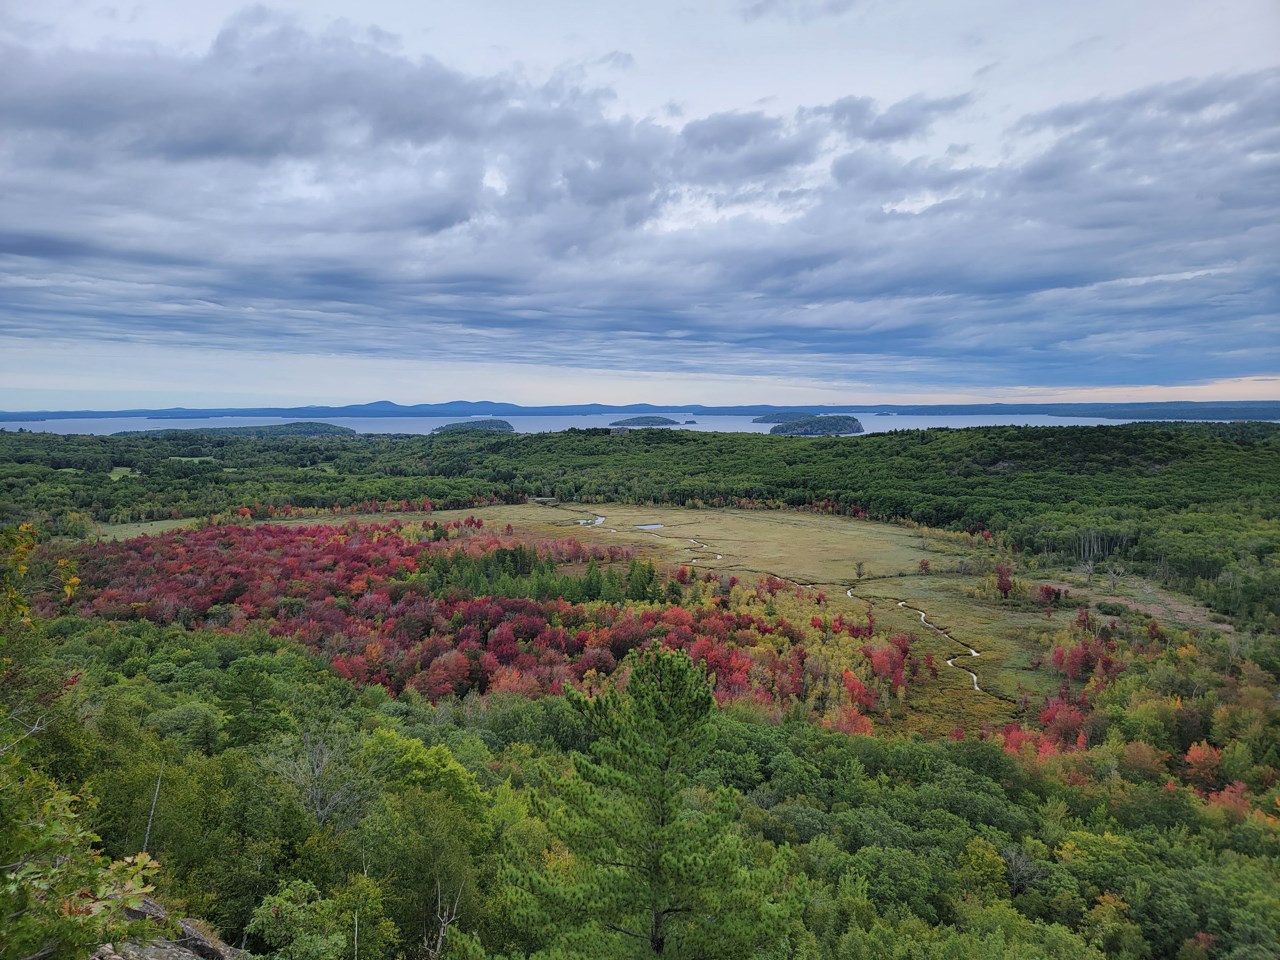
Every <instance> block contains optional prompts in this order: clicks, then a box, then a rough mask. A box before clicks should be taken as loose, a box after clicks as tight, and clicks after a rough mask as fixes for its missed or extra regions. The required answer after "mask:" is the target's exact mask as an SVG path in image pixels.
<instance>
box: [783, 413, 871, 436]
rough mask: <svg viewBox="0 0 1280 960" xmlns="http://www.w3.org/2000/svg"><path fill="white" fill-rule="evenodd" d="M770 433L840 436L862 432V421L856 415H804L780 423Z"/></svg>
mask: <svg viewBox="0 0 1280 960" xmlns="http://www.w3.org/2000/svg"><path fill="white" fill-rule="evenodd" d="M769 432H770V433H776V434H778V435H779V436H784V437H842V436H847V435H848V434H851V433H861V432H862V422H861V421H860V420H859V419H858V418H857V417H843V416H832V417H804V418H803V419H800V420H790V421H788V422H786V423H780V424H778V425H777V426H776V427H774V428H773V429H772V430H770V431H769Z"/></svg>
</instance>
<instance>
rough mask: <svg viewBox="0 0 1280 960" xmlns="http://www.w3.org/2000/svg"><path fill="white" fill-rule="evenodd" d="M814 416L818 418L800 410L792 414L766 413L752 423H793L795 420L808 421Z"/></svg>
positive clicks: (791, 412)
mask: <svg viewBox="0 0 1280 960" xmlns="http://www.w3.org/2000/svg"><path fill="white" fill-rule="evenodd" d="M813 416H816V414H813V413H807V412H804V411H799V410H793V411H790V412H783V413H766V414H765V415H764V416H762V417H756V418H755V419H754V420H752V421H751V422H752V423H791V422H793V421H795V420H806V419H808V418H809V417H813Z"/></svg>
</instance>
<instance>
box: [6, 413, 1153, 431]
mask: <svg viewBox="0 0 1280 960" xmlns="http://www.w3.org/2000/svg"><path fill="white" fill-rule="evenodd" d="M656 415H657V416H664V417H668V418H669V419H671V420H676V421H679V424H680V425H679V426H676V427H661V428H659V429H663V430H697V431H699V432H703V433H709V432H719V433H768V432H769V430H770V428H771V427H773V424H770V423H752V422H751V420H752V418H751V417H709V416H698V415H696V414H691V413H686V412H682V411H679V410H672V411H666V412H663V413H660V414H656ZM629 416H633V414H589V415H584V416H574V417H516V416H504V417H502V418H501V419H503V420H506V421H507V422H508V423H510V424H511V425H512V426H513V427H515V428H516V432H517V433H555V432H558V431H561V430H571V429H573V428H575V427H576V428H578V429H587V428H589V427H608V426H609V424H611V423H613V422H614V421H615V420H624V419H626V418H627V417H629ZM854 416H856V417H857V418H858V419H859V420H860V421H861V422H862V428H863V430H864V431H865V432H866V433H884V432H886V431H889V430H922V429H927V428H929V427H998V426H1035V427H1066V426H1105V425H1108V424H1118V423H1132V422H1133V421H1131V420H1102V419H1097V418H1091V417H1048V416H1044V415H1042V414H1036V415H1032V414H1009V415H1007V416H943V417H920V416H879V415H877V414H874V413H856V412H855V413H854ZM303 419H307V420H312V421H317V422H320V423H332V424H336V425H337V426H341V427H350V428H351V429H353V430H355V431H357V432H359V433H430V432H431V431H432V430H433V429H435V428H436V427H439V426H442V425H443V424H446V423H458V422H460V421H463V420H488V419H493V418H491V417H309V418H302V417H202V418H196V419H184V420H170V419H152V418H149V417H112V418H103V419H100V420H99V419H83V420H31V421H23V422H17V421H15V422H9V423H0V429H4V430H17V429H18V428H19V427H21V428H23V429H26V430H31V431H39V432H45V433H64V434H68V433H92V434H108V433H121V432H123V431H126V430H191V429H200V428H209V427H260V426H268V425H272V424H283V423H298V422H299V421H301V420H303ZM686 420H697V423H691V424H686V423H685V422H684V421H686Z"/></svg>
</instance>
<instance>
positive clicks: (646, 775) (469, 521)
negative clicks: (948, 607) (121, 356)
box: [0, 424, 1280, 960]
mask: <svg viewBox="0 0 1280 960" xmlns="http://www.w3.org/2000/svg"><path fill="white" fill-rule="evenodd" d="M1278 436H1280V433H1278V432H1277V430H1276V429H1275V428H1272V427H1270V426H1266V425H1236V424H1231V425H1213V426H1194V427H1170V426H1167V425H1163V426H1159V427H1155V426H1132V427H1109V428H1055V429H1048V430H1041V429H1028V428H993V429H984V430H974V431H930V432H923V433H922V432H914V431H913V432H902V433H897V434H887V435H873V436H869V437H860V438H842V439H819V440H806V439H803V438H777V437H768V436H760V435H716V434H690V433H680V432H677V433H667V432H663V431H642V432H638V433H632V434H629V435H626V436H613V435H610V434H609V433H607V432H605V431H587V432H571V433H567V434H558V435H555V434H548V435H533V436H500V435H490V434H485V435H477V434H475V433H472V434H465V433H462V434H450V435H442V436H438V437H358V436H357V437H353V436H349V435H326V436H318V437H317V436H297V435H284V436H278V435H277V436H256V435H252V434H244V433H215V432H192V433H185V432H179V431H167V432H164V433H160V434H155V435H130V436H119V437H59V436H50V435H43V434H26V433H22V434H16V433H13V434H11V433H0V464H3V466H2V467H0V470H3V480H2V482H3V498H4V503H3V508H2V509H3V511H4V521H5V523H6V524H9V525H8V526H7V527H6V528H5V529H4V531H3V538H2V540H0V548H2V549H0V703H2V704H3V714H2V715H0V870H3V883H2V884H0V931H2V932H3V936H0V960H36V958H47V957H68V958H80V957H84V956H87V953H88V951H89V950H90V949H91V948H92V947H93V946H94V945H96V944H97V943H101V942H105V941H109V940H119V939H122V938H125V937H133V938H146V937H147V936H154V935H156V934H157V933H158V932H163V931H159V930H157V929H156V928H154V927H149V926H148V925H146V924H141V923H137V922H132V923H130V922H127V918H126V917H125V916H124V914H123V908H124V906H126V905H128V904H130V903H136V902H137V901H138V899H139V897H140V896H141V895H142V894H143V893H144V892H147V891H151V892H153V893H154V894H155V896H157V897H158V898H160V899H161V900H162V901H163V902H164V903H165V904H166V905H168V906H169V907H170V908H171V909H172V910H174V911H175V912H180V913H182V914H184V915H188V916H194V917H198V918H200V919H201V920H202V921H203V922H204V923H207V924H208V925H210V927H211V928H212V929H214V930H216V931H217V933H218V934H219V935H220V936H221V937H222V938H223V939H224V940H226V941H227V942H228V943H230V944H232V945H233V946H238V947H241V948H243V949H246V950H248V951H250V952H252V953H254V954H257V955H263V956H268V957H271V958H273V960H399V958H403V960H440V958H446V957H447V958H455V960H531V958H538V960H553V958H554V960H569V958H592V957H595V958H601V960H604V958H620V957H637V958H639V957H676V958H682V960H683V958H724V960H784V958H794V960H837V958H839V960H844V958H867V960H872V958H886V957H887V958H904V960H905V958H932V957H947V958H956V960H988V958H1001V960H1023V958H1029V960H1037V958H1045V960H1076V958H1095V957H1096V958H1102V957H1111V958H1132V960H1148V958H1150V960H1154V958H1163V957H1174V958H1179V960H1210V958H1229V960H1264V958H1266V960H1270V958H1273V957H1275V956H1276V955H1277V954H1278V953H1280V893H1278V892H1277V891H1280V711H1278V710H1277V690H1280V643H1278V639H1277V637H1276V636H1275V633H1276V631H1275V624H1276V617H1277V609H1276V606H1275V604H1276V593H1277V591H1276V587H1275V584H1276V579H1275V578H1276V558H1277V553H1276V549H1275V548H1276V540H1277V527H1276V507H1277V503H1280V496H1277V493H1278V491H1277V483H1278V482H1280V470H1277V466H1278V464H1277V456H1278V454H1277V449H1276V445H1277V437H1278ZM541 496H553V497H559V498H564V499H568V498H575V499H578V500H582V501H585V502H604V501H608V500H615V501H616V500H624V501H631V502H641V503H643V502H662V503H676V504H683V505H687V506H693V507H701V508H704V509H713V508H716V507H719V506H739V507H748V508H758V509H762V510H763V509H772V510H784V509H794V510H808V511H817V512H820V513H833V514H842V515H846V516H852V517H877V518H885V519H893V520H900V521H902V522H904V523H910V524H925V523H927V524H931V525H933V526H935V527H951V528H954V529H956V530H967V531H971V532H972V534H973V535H972V536H957V537H955V539H956V541H957V542H959V541H961V540H963V541H965V543H966V544H969V543H972V544H975V545H976V546H974V547H972V549H973V550H977V551H980V552H983V551H984V552H985V553H984V555H983V556H984V558H983V559H982V561H981V562H982V565H983V569H984V570H986V573H981V572H979V573H975V574H973V577H972V579H973V582H974V583H975V584H976V586H975V587H974V589H973V592H972V595H971V599H970V600H969V601H967V602H969V603H971V604H972V605H973V607H974V609H975V610H976V611H977V614H978V615H979V616H982V617H986V618H990V619H993V620H994V619H999V618H1001V617H1002V616H1006V615H1008V614H1009V612H1010V611H1012V610H1016V609H1022V607H1025V606H1030V607H1032V608H1033V609H1036V610H1041V609H1042V610H1043V616H1044V618H1045V619H1044V620H1043V621H1041V622H1042V623H1043V628H1042V629H1040V630H1038V631H1031V632H1027V633H1026V634H1025V636H1024V639H1023V641H1022V642H1024V643H1026V644H1028V645H1029V646H1030V647H1033V648H1034V649H1033V650H1032V651H1031V652H1032V653H1034V654H1035V657H1034V669H1036V670H1038V671H1040V672H1041V673H1042V674H1044V676H1045V678H1046V682H1045V683H1044V684H1043V686H1042V688H1041V689H1039V690H1038V692H1037V691H1033V690H1030V689H1027V690H1024V691H1023V692H1022V695H1021V699H1020V700H1019V702H1018V703H1017V704H1013V702H1012V699H1010V701H1009V703H1008V704H1007V705H1004V706H1002V709H1005V708H1007V709H1011V710H1014V718H1015V719H1014V722H1012V723H1010V722H1006V721H1004V720H1001V721H1000V722H999V723H984V724H977V723H975V724H974V725H972V726H970V727H969V728H967V729H966V728H965V727H963V726H957V727H956V729H954V730H953V731H952V732H951V734H950V735H949V736H945V737H940V738H939V739H933V740H926V739H925V738H923V737H921V736H919V735H913V736H907V735H904V734H903V733H901V732H900V731H902V730H905V729H911V725H910V723H909V718H910V715H911V712H912V710H913V709H915V704H916V703H917V702H918V701H919V702H924V700H926V699H927V700H928V702H930V703H931V704H933V705H935V707H936V705H937V704H938V703H939V700H938V694H937V693H936V685H937V684H938V683H939V676H938V666H939V665H938V664H937V663H935V662H934V659H933V657H932V656H931V655H926V654H924V653H923V652H922V649H921V647H920V645H919V638H918V637H917V636H915V635H914V634H910V633H901V632H895V631H893V630H889V629H886V628H885V627H883V626H881V625H879V624H877V622H876V620H875V618H874V617H873V616H872V615H870V613H868V614H867V615H866V617H865V619H859V618H857V617H850V616H849V615H848V611H849V610H852V609H855V608H854V607H852V606H849V607H845V608H843V609H842V611H841V612H836V611H833V610H832V608H831V605H830V601H829V600H828V599H827V597H826V595H825V594H824V593H822V592H821V591H819V590H817V589H807V588H804V587H802V586H799V585H797V584H795V583H791V582H787V581H784V580H780V579H778V578H776V577H773V576H766V577H762V578H761V579H760V580H759V581H758V582H755V583H740V582H738V580H737V578H735V577H729V576H726V575H720V574H717V573H716V572H715V571H713V570H704V569H703V568H695V569H693V570H691V569H689V568H688V567H684V566H681V567H679V568H677V569H663V568H657V567H655V566H654V565H653V564H652V563H650V562H648V561H646V560H645V559H643V557H642V556H637V555H635V554H634V552H633V551H632V550H631V549H630V548H628V547H625V546H623V545H621V544H613V543H609V544H605V543H599V542H597V543H591V544H588V543H583V542H579V541H577V540H575V539H573V538H560V539H545V538H543V539H538V538H536V537H533V536H530V535H525V534H522V533H520V532H519V531H517V530H513V529H512V528H511V527H507V528H506V529H505V530H494V529H490V527H489V526H487V525H486V524H485V522H484V521H483V520H481V519H478V518H475V517H472V516H467V517H465V518H461V517H459V518H456V519H447V520H446V519H437V518H434V517H433V516H432V515H431V514H432V512H433V508H435V507H440V506H446V505H448V506H471V505H473V504H477V503H489V502H520V501H522V500H524V499H526V498H531V497H541ZM335 513H337V514H339V515H346V514H353V515H354V514H360V515H367V514H379V515H380V516H378V517H376V518H375V519H377V520H378V521H379V522H376V523H374V522H370V518H369V517H367V516H361V517H359V518H353V519H343V516H340V517H339V518H338V520H337V522H333V516H332V515H333V514H335ZM212 514H217V515H218V516H216V517H211V516H210V515H212ZM321 514H326V515H328V516H327V517H326V519H327V520H328V521H329V522H328V523H327V524H323V525H321V524H310V523H307V522H306V520H307V518H309V517H311V516H313V515H316V516H319V515H321ZM175 516H176V517H181V516H191V517H197V518H202V519H201V520H200V521H199V522H198V523H197V524H195V525H194V526H189V527H186V528H182V529H175V530H171V531H168V532H165V533H161V534H155V535H149V536H143V537H135V538H132V539H127V540H113V539H101V538H99V537H98V536H97V535H96V534H97V533H98V532H99V529H100V525H101V524H104V523H108V522H110V521H113V520H116V521H121V520H126V521H127V520H132V519H137V518H145V517H166V518H167V517H175ZM273 517H275V518H280V517H289V518H293V519H294V520H295V521H297V520H298V519H299V518H301V521H302V522H293V523H288V524H281V523H260V522H257V521H258V520H261V519H270V518H273ZM830 522H832V523H836V522H838V523H849V522H850V521H848V520H840V521H835V520H833V521H830ZM965 549H970V547H968V546H966V547H965ZM986 553H989V554H990V556H989V557H986V556H985V554H986ZM935 558H936V559H940V558H939V557H938V556H937V555H935ZM1033 560H1034V565H1035V566H1037V567H1043V566H1044V565H1051V564H1053V563H1058V564H1060V565H1062V566H1064V567H1067V568H1071V569H1077V568H1078V567H1079V566H1080V565H1081V564H1089V563H1097V564H1098V565H1099V570H1101V569H1102V567H1101V565H1102V564H1103V563H1116V562H1120V561H1123V562H1124V563H1127V564H1131V565H1141V566H1142V567H1143V568H1144V569H1146V570H1147V571H1148V572H1149V573H1150V575H1151V576H1153V577H1159V578H1164V579H1165V580H1166V582H1167V583H1169V584H1171V585H1173V586H1181V587H1183V588H1185V589H1190V590H1196V591H1198V592H1199V593H1200V594H1201V595H1202V596H1204V597H1205V598H1206V599H1209V600H1212V601H1214V602H1215V603H1216V604H1218V606H1219V609H1221V610H1222V611H1224V613H1227V614H1230V615H1231V616H1232V617H1233V618H1234V621H1235V623H1234V626H1235V630H1230V629H1228V628H1229V627H1230V626H1231V625H1230V624H1227V625H1225V626H1224V630H1223V631H1221V632H1220V631H1214V630H1210V629H1205V628H1182V627H1177V626H1173V625H1169V624H1161V623H1158V622H1156V620H1154V619H1152V618H1151V617H1149V616H1146V615H1143V614H1141V613H1140V612H1138V611H1134V610H1130V609H1128V608H1126V607H1124V606H1121V605H1114V604H1110V605H1109V604H1102V603H1099V604H1096V605H1095V606H1093V607H1091V606H1089V605H1088V604H1087V603H1081V605H1080V606H1079V607H1078V608H1077V609H1074V615H1073V604H1074V601H1073V600H1071V599H1070V598H1069V597H1066V596H1064V595H1063V594H1062V591H1061V590H1059V589H1058V588H1056V587H1054V586H1052V585H1051V584H1045V585H1043V586H1042V587H1041V588H1040V589H1039V590H1038V592H1037V593H1036V595H1035V597H1030V596H1027V597H1025V598H1024V599H1021V600H1020V599H1018V598H1017V597H1016V596H1014V597H1011V596H1010V594H1011V593H1013V594H1017V593H1018V591H1019V590H1021V591H1022V592H1023V593H1024V594H1026V593H1027V592H1028V588H1027V587H1026V586H1025V585H1023V586H1019V583H1018V582H1017V580H1016V579H1015V577H1014V574H1015V573H1017V572H1018V571H1019V570H1021V569H1024V568H1029V567H1031V566H1032V565H1033V563H1032V561H1033ZM924 566H925V565H923V564H922V568H921V570H920V576H921V577H922V578H924V579H926V580H927V579H928V578H929V576H930V574H929V571H928V570H927V569H925V568H924ZM1090 569H1092V568H1090ZM859 576H860V574H859ZM984 576H985V578H986V579H985V580H984V579H982V578H983V577H984ZM988 581H989V582H988ZM841 593H842V594H843V591H841ZM842 599H843V597H842ZM852 602H853V601H852V598H850V603H851V604H852ZM1104 606H1106V607H1107V609H1106V610H1104V609H1103V607H1104ZM1112 607H1114V609H1112ZM1055 608H1058V609H1060V610H1062V611H1063V615H1061V616H1059V617H1057V618H1055V616H1054V610H1055ZM975 695H977V694H976V693H975Z"/></svg>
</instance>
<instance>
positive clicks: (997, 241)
mask: <svg viewBox="0 0 1280 960" xmlns="http://www.w3.org/2000/svg"><path fill="white" fill-rule="evenodd" d="M0 355H2V356H3V357H4V358H5V362H4V364H3V374H2V375H0V408H4V409H10V410H21V409H47V408H61V409H66V408H77V407H98V408H119V407H128V406H169V405H187V406H206V405H215V404H219V405H220V404H230V405H251V404H261V403H271V404H276V403H294V402H296V403H313V402H318V403H345V402H362V401H369V400H378V399H390V400H395V401H398V402H401V403H415V402H433V401H442V400H451V399H471V400H479V399H493V400H507V401H513V402H517V403H555V402H586V401H614V402H634V401H649V402H654V403H663V402H666V401H671V402H672V403H674V404H679V403H745V402H775V403H779V404H787V403H801V402H825V403H855V402H875V401H882V402H895V401H907V402H909V401H923V402H928V401H931V400H936V401H951V400H975V401H980V400H1107V399H1117V400H1119V399H1231V398H1258V399H1276V398H1280V3H1277V2H1276V0H1218V2H1215V3H1213V4H1209V3H1205V2H1203V0H1161V2H1134V0H1105V2H1099V0H1077V2H1074V3H1070V4H1041V3H1027V2H1025V0H1003V2H1002V0H975V2H969V3H955V2H954V0H914V2H913V0H718V2H717V0H710V2H701V3H698V2H668V0H646V2H644V3H635V4H622V3H616V2H611V0H604V2H601V0H592V2H588V0H582V2H552V0H544V2H540V3H530V2H528V0H469V2H468V3H465V4H460V3H444V2H427V0H423V2H414V3H409V2H404V0H398V2H391V0H362V2H360V3H354V2H351V0H306V2H303V0H289V2H283V3H273V4H270V5H266V6H250V7H246V6H243V5H241V4H238V3H232V2H223V0H200V2H198V3H197V2H195V0H164V2H159V0H155V2H151V3H142V4H137V5H126V6H119V7H111V6H109V5H104V4H103V3H102V2H100V0H86V2H72V0H43V2H41V3H39V4H36V3H34V2H31V0H0Z"/></svg>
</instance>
